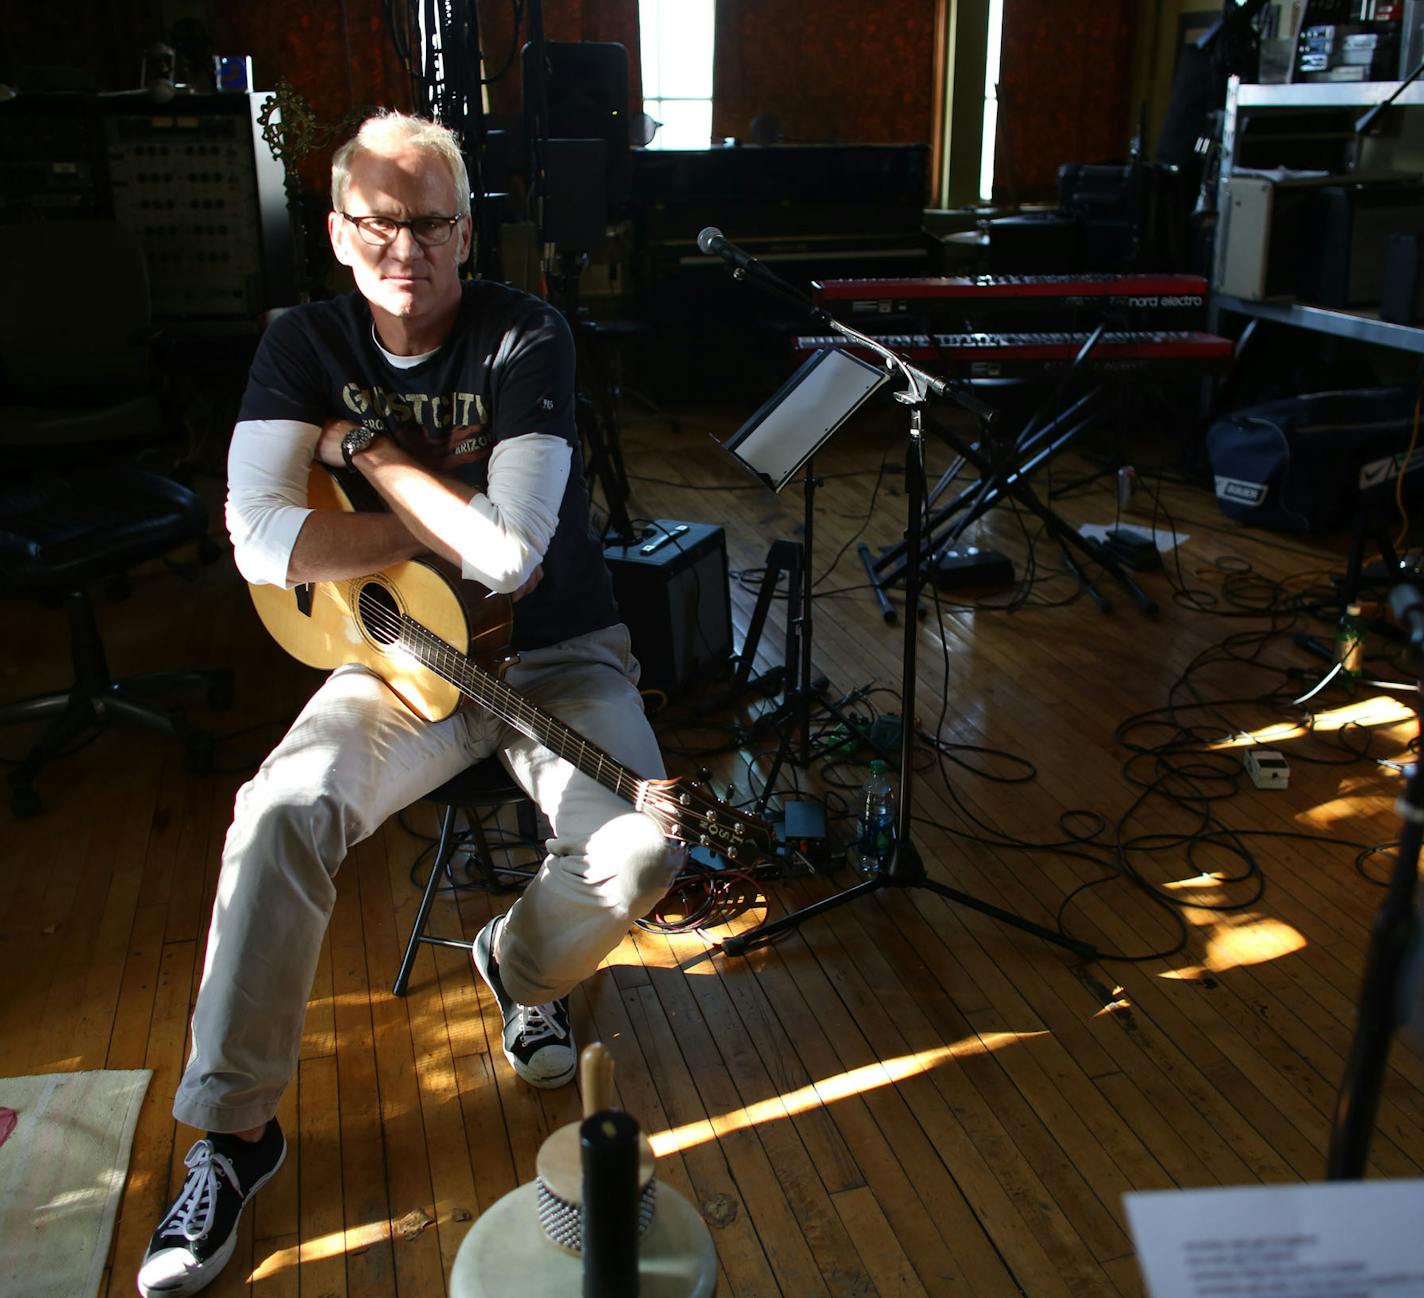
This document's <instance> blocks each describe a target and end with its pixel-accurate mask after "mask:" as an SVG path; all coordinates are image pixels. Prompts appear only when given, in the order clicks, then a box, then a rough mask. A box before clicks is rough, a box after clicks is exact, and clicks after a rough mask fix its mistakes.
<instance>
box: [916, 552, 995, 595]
mask: <svg viewBox="0 0 1424 1298" xmlns="http://www.w3.org/2000/svg"><path fill="white" fill-rule="evenodd" d="M926 575H927V576H928V577H929V579H930V580H931V581H933V582H934V584H935V585H936V586H938V587H939V588H940V589H941V590H955V589H957V588H958V587H960V586H1007V585H1009V584H1010V583H1011V582H1012V581H1013V579H1014V565H1013V562H1012V560H1010V558H1009V557H1008V555H1006V554H1000V553H999V551H998V550H981V549H979V548H978V546H974V545H967V546H964V547H963V548H962V549H957V550H941V551H940V552H939V553H938V554H936V555H935V556H934V558H932V559H931V560H930V562H929V566H928V571H927V573H926Z"/></svg>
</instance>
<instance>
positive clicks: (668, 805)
mask: <svg viewBox="0 0 1424 1298" xmlns="http://www.w3.org/2000/svg"><path fill="white" fill-rule="evenodd" d="M375 589H376V590H381V591H384V587H381V586H376V587H375ZM356 604H357V608H356V610H355V613H356V616H357V620H358V621H359V622H360V624H361V625H362V626H363V627H364V628H365V629H366V630H367V631H368V632H370V633H371V635H372V638H373V639H374V640H375V641H376V643H377V645H378V646H379V647H380V648H381V649H383V650H389V649H392V648H399V649H405V650H407V651H412V652H414V653H415V657H416V658H417V659H419V660H420V661H421V662H423V663H424V664H425V665H426V666H427V667H429V668H430V669H431V670H432V671H434V672H435V673H436V674H437V675H438V676H440V677H441V679H442V680H445V681H447V682H448V683H450V684H451V685H454V686H455V687H456V688H457V689H460V690H462V691H463V692H464V693H466V694H468V695H469V696H470V697H471V698H473V699H474V700H475V701H476V702H477V703H481V704H483V705H484V706H485V707H487V708H488V709H489V710H490V711H491V712H493V713H494V714H495V715H496V716H497V717H499V718H500V719H501V720H503V721H505V722H507V723H508V724H510V725H512V726H513V727H514V728H515V729H516V730H519V731H520V732H521V733H523V734H527V735H529V736H530V737H531V738H533V739H535V740H536V741H538V742H539V743H541V744H543V745H544V746H545V747H546V748H548V749H549V750H550V751H552V752H553V753H554V754H555V755H556V756H558V757H562V758H564V759H565V760H567V761H569V762H571V763H572V764H573V765H574V766H575V767H577V768H578V769H579V770H580V771H582V772H583V773H584V774H586V775H588V776H589V777H590V778H592V779H593V780H595V781H596V782H597V783H599V784H602V785H603V786H604V787H605V788H607V789H609V790H610V792H612V793H615V794H616V795H617V796H619V797H621V798H623V799H624V800H625V801H627V802H630V803H632V804H633V805H634V806H642V807H643V808H645V809H648V810H654V811H656V812H657V813H658V814H659V815H660V816H661V817H662V818H663V820H664V822H665V823H666V822H671V823H672V824H674V825H675V826H676V827H677V830H678V832H677V833H675V834H671V835H669V836H670V837H674V838H681V839H683V840H684V841H688V842H693V843H696V842H699V841H703V840H704V839H705V829H706V824H705V818H704V817H702V816H700V815H697V813H696V812H695V811H694V812H692V813H691V814H692V815H693V816H694V817H696V818H695V819H694V820H692V821H687V820H686V819H685V817H687V815H688V814H689V813H688V809H686V808H684V807H683V806H682V805H681V803H680V802H679V801H678V800H677V799H676V798H674V797H672V796H671V795H670V794H669V793H668V791H667V790H666V788H664V787H663V786H662V785H661V784H660V782H659V781H656V780H641V779H639V778H638V777H637V776H634V775H633V774H632V773H631V772H629V771H628V770H627V769H626V768H625V767H624V766H623V765H622V764H621V763H620V762H618V761H616V760H615V759H614V758H613V756H612V755H611V754H609V753H606V752H605V751H604V750H603V749H602V748H600V747H599V746H598V745H597V744H594V743H592V742H590V741H589V740H587V739H584V738H583V737H582V736H581V735H579V734H578V733H577V732H575V731H573V730H571V729H570V728H569V727H568V726H566V725H565V724H564V723H563V722H562V721H559V720H558V719H557V718H556V717H551V716H549V715H548V714H546V713H544V712H541V711H539V710H538V709H537V708H535V707H534V705H533V704H531V703H529V702H528V701H527V700H525V699H524V698H523V696H522V695H520V693H519V691H518V690H516V689H515V688H514V687H513V686H511V685H509V684H507V683H506V682H504V681H502V680H500V679H499V678H498V677H496V676H492V675H490V674H489V673H488V672H486V671H485V670H484V669H483V668H482V667H480V666H479V664H478V663H476V662H474V661H473V660H472V659H471V658H470V657H469V656H468V655H466V654H463V653H461V652H460V651H459V650H458V649H456V648H455V647H454V646H453V645H451V644H449V643H448V642H446V641H445V640H442V639H441V638H440V637H439V636H438V635H436V634H435V633H434V632H433V631H431V630H430V629H429V628H427V627H424V626H422V625H421V624H420V623H419V622H417V621H415V620H414V619H413V618H411V617H409V616H408V615H406V614H404V613H401V612H400V611H399V610H397V609H393V608H390V607H388V606H387V605H386V604H385V603H384V602H383V601H382V600H381V599H379V598H377V597H376V595H375V594H373V593H372V587H371V586H370V585H367V586H363V587H362V588H361V589H360V590H359V591H358V592H357V594H356ZM382 637H388V638H387V639H382ZM544 732H547V733H544ZM551 740H552V741H553V742H551ZM580 754H581V755H582V757H583V760H580V759H579V755H580ZM590 754H592V755H593V756H596V757H597V759H598V769H597V773H595V772H594V771H593V770H590V769H589V768H588V765H587V758H588V755H590ZM605 763H606V764H607V766H609V767H611V768H612V769H611V770H605ZM640 786H641V789H642V799H641V802H640V800H639V797H638V793H639V788H640ZM719 811H720V812H721V813H724V814H726V815H727V816H728V818H729V819H730V820H732V821H734V822H739V821H742V817H741V816H740V813H736V812H734V811H731V810H730V809H728V808H724V807H719ZM732 856H733V857H735V851H733V852H732Z"/></svg>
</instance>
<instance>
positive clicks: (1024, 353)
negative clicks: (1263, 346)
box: [794, 329, 1235, 365]
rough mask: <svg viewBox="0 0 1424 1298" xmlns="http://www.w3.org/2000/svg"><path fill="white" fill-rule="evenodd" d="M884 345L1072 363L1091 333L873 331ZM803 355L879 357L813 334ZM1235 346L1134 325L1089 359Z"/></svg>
mask: <svg viewBox="0 0 1424 1298" xmlns="http://www.w3.org/2000/svg"><path fill="white" fill-rule="evenodd" d="M868 336H869V337H872V338H874V339H875V341H876V342H878V343H880V344H881V345H882V346H884V347H889V348H890V349H891V350H893V351H896V352H899V353H900V354H901V355H903V356H906V357H908V358H909V359H910V360H913V361H936V360H938V361H947V362H949V363H950V364H954V365H959V364H974V363H979V362H991V363H999V364H1013V363H1016V362H1034V361H1039V362H1043V361H1071V360H1072V359H1073V358H1074V357H1075V356H1077V355H1078V353H1079V352H1080V351H1081V350H1082V348H1083V344H1084V343H1086V342H1087V341H1088V338H1089V337H1090V336H1091V335H1089V334H1087V333H993V334H989V333H971V334H870V335H868ZM794 346H795V348H796V350H797V352H799V353H803V354H804V353H809V352H813V351H816V350H818V349H819V348H822V347H833V348H837V349H839V350H845V351H851V352H854V353H855V354H856V355H858V356H863V357H865V358H867V359H872V360H873V359H874V355H873V353H871V352H870V351H869V350H868V349H867V348H864V347H859V346H857V345H856V344H855V343H853V342H851V341H850V340H849V339H847V338H844V337H842V336H841V335H840V334H820V335H818V334H811V335H806V336H803V337H799V338H797V339H795V340H794ZM1234 347H1235V345H1234V344H1233V343H1232V341H1231V339H1229V338H1220V337H1218V336H1217V335H1216V334H1208V333H1200V332H1198V331H1196V330H1188V329H1134V330H1124V331H1121V332H1117V333H1107V332H1105V333H1103V334H1102V335H1101V336H1100V337H1099V339H1098V341H1097V343H1096V344H1095V345H1094V347H1093V350H1092V351H1091V352H1090V353H1089V355H1088V358H1087V359H1088V363H1091V364H1097V363H1099V362H1103V361H1197V362H1208V363H1214V364H1215V363H1222V362H1225V361H1227V360H1230V358H1231V355H1232V352H1233V350H1234Z"/></svg>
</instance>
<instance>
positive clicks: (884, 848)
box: [851, 757, 898, 877]
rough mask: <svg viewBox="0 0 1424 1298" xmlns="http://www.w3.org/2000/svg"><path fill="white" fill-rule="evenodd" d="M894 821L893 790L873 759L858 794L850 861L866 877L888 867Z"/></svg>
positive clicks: (891, 850)
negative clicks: (858, 802)
mask: <svg viewBox="0 0 1424 1298" xmlns="http://www.w3.org/2000/svg"><path fill="white" fill-rule="evenodd" d="M897 819H898V813H897V808H896V806H895V786H894V785H893V784H891V783H890V777H889V776H888V775H887V774H886V773H885V763H884V762H883V761H881V760H880V759H879V758H878V757H877V758H876V759H875V760H874V761H873V762H871V763H870V778H869V779H868V780H866V782H865V788H864V789H863V790H862V802H861V811H860V819H859V820H858V821H857V822H856V831H857V832H856V840H855V848H854V851H853V853H852V857H851V860H852V863H853V864H854V866H855V868H856V870H857V871H859V872H860V873H861V874H863V875H865V876H867V877H869V876H870V875H873V874H878V873H879V872H880V871H882V870H884V869H886V868H888V867H889V865H890V859H891V857H893V856H894V855H895V829H896V822H897Z"/></svg>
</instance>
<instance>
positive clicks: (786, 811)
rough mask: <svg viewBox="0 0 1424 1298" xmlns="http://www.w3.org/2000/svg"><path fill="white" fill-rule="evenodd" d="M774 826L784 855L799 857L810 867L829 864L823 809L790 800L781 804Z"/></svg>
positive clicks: (824, 810) (828, 848)
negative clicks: (778, 817)
mask: <svg viewBox="0 0 1424 1298" xmlns="http://www.w3.org/2000/svg"><path fill="white" fill-rule="evenodd" d="M775 824H776V836H777V838H778V839H779V840H780V841H781V845H782V847H783V848H784V849H785V850H786V852H787V853H789V854H793V855H795V856H799V857H800V858H801V859H802V860H804V861H805V862H806V863H807V864H808V865H810V866H812V867H813V868H814V867H817V866H822V865H826V864H828V863H829V861H830V859H831V845H830V843H829V842H828V841H827V839H826V809H825V808H824V807H823V806H822V805H821V804H820V803H819V802H802V801H798V800H794V799H790V800H788V801H787V802H785V803H784V804H783V807H782V815H781V818H780V819H779V820H777V821H776V822H775Z"/></svg>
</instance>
